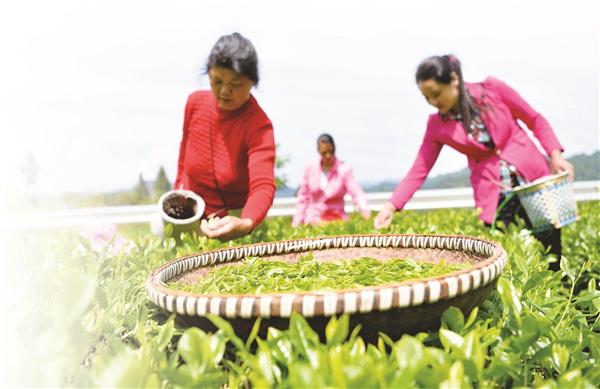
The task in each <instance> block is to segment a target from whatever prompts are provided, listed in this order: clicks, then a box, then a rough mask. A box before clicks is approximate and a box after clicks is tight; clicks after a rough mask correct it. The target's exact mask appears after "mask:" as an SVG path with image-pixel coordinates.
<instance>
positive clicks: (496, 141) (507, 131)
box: [374, 55, 573, 270]
mask: <svg viewBox="0 0 600 389" xmlns="http://www.w3.org/2000/svg"><path fill="white" fill-rule="evenodd" d="M416 81H417V84H418V86H419V89H420V90H421V93H422V94H423V96H424V97H425V99H426V100H427V102H428V103H429V104H430V105H432V106H434V107H436V108H437V109H438V111H439V112H438V113H436V114H432V115H430V116H429V120H428V122H427V130H426V132H425V137H424V138H423V143H422V145H421V148H420V149H419V152H418V154H417V158H416V160H415V161H414V163H413V166H412V167H411V169H410V171H409V172H408V174H407V175H406V176H405V177H404V178H403V179H402V181H401V182H400V183H399V184H398V186H397V187H396V189H395V190H394V192H393V194H392V197H391V198H390V199H389V200H388V202H387V203H386V204H385V206H384V209H383V210H382V211H381V212H380V213H379V214H378V215H377V217H376V218H375V223H374V225H375V228H381V227H384V226H389V225H390V223H391V220H392V217H393V214H394V212H395V211H399V210H401V209H402V208H403V207H404V205H405V204H406V203H407V202H408V200H409V199H410V198H411V197H412V195H413V194H414V193H415V191H416V190H417V189H419V188H420V187H421V185H422V184H423V181H425V178H426V177H427V175H428V174H429V171H430V170H431V168H432V167H433V165H434V163H435V161H436V159H437V157H438V155H439V153H440V151H441V149H442V147H443V146H444V145H449V146H450V147H452V148H453V149H456V150H457V151H459V152H461V153H462V154H465V155H466V156H467V159H468V162H469V169H470V170H471V185H472V187H473V191H474V197H475V207H476V208H480V207H481V208H482V212H481V213H480V214H479V218H480V219H481V220H483V221H484V222H485V223H486V225H488V226H489V225H491V223H492V222H493V220H494V215H495V213H496V210H497V208H498V205H499V203H500V202H502V201H503V200H504V198H505V197H506V196H508V194H509V193H510V188H511V187H513V186H515V185H519V184H520V183H525V182H531V181H533V180H535V179H537V178H540V177H543V176H546V175H549V174H551V169H550V167H549V166H548V162H547V161H546V158H545V157H544V155H542V153H540V152H539V151H538V149H537V147H536V146H535V144H534V143H533V142H532V141H531V139H529V137H528V136H527V134H526V133H525V131H524V130H523V129H522V128H521V127H520V126H519V125H518V124H517V121H516V120H517V119H519V120H521V121H522V122H523V123H525V125H527V127H528V128H529V129H530V130H531V131H533V134H534V136H535V137H536V138H537V139H538V140H539V141H540V143H541V145H542V147H543V148H544V150H545V152H546V153H547V154H548V155H549V156H550V158H551V162H550V165H551V168H552V171H554V172H557V173H558V172H562V171H565V170H569V171H570V177H571V181H573V166H572V165H571V164H570V163H569V162H567V161H566V160H565V159H563V157H562V151H563V147H562V146H561V144H560V142H559V141H558V139H557V138H556V135H555V134H554V131H553V130H552V128H551V127H550V124H549V123H548V121H547V120H546V119H545V118H544V117H543V116H542V115H541V114H539V113H538V112H537V111H535V110H534V109H533V108H531V106H530V105H529V104H528V103H527V102H526V101H525V100H524V99H523V98H522V97H521V96H520V95H519V94H518V93H517V92H516V91H515V90H514V89H512V88H511V87H510V86H508V85H506V84H505V83H504V82H502V81H500V80H498V79H496V78H494V77H488V78H487V79H485V80H484V81H483V82H481V83H476V84H471V83H465V82H464V81H463V77H462V72H461V67H460V62H459V61H458V59H456V57H454V56H452V55H444V56H441V57H440V56H434V57H430V58H427V59H426V60H424V61H423V62H422V63H421V64H420V65H419V67H418V69H417V74H416ZM519 209H520V210H521V211H520V212H521V213H520V214H519V215H520V216H522V217H523V218H524V219H525V221H526V223H528V225H529V226H530V225H531V224H530V221H529V219H528V218H527V215H526V214H525V213H524V212H523V210H522V208H521V207H520V203H519V200H518V198H517V197H516V196H514V197H513V199H512V200H511V202H509V203H508V204H507V205H506V206H505V207H504V208H503V213H502V214H501V215H499V218H498V220H500V221H503V222H504V223H505V224H506V225H508V223H514V222H515V213H516V212H517V211H518V210H519ZM537 238H538V239H539V240H540V241H541V242H542V243H543V244H544V246H546V247H548V246H551V248H550V253H552V254H555V255H557V256H558V258H560V255H561V241H560V229H553V230H552V231H551V233H550V234H549V236H548V234H545V235H539V236H537ZM558 266H559V265H558V262H556V263H553V264H551V268H553V269H554V270H557V269H558Z"/></svg>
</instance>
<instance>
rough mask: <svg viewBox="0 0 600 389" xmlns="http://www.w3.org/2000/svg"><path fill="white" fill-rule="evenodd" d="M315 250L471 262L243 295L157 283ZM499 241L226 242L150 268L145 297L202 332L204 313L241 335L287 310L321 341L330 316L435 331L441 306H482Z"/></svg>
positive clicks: (330, 254)
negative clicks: (387, 280)
mask: <svg viewBox="0 0 600 389" xmlns="http://www.w3.org/2000/svg"><path fill="white" fill-rule="evenodd" d="M311 251H312V253H313V258H314V259H315V260H318V261H322V262H328V261H331V260H333V259H356V258H362V257H371V258H376V259H377V260H379V261H382V262H385V261H386V260H388V259H392V258H412V259H414V260H415V261H425V262H432V263H438V262H439V260H440V259H441V258H443V259H444V260H445V261H446V263H462V262H465V261H471V262H472V263H473V267H471V268H469V269H465V270H460V271H456V272H452V273H448V274H444V275H441V276H437V277H432V278H426V279H422V280H411V281H405V282H398V283H393V284H386V285H379V286H370V287H363V288H359V289H351V290H335V291H321V292H318V291H312V292H303V293H265V294H252V295H251V294H248V295H229V294H222V295H201V294H194V293H183V292H178V291H175V290H171V289H169V288H166V287H164V286H163V285H161V282H163V283H166V282H174V281H183V282H185V283H188V284H195V283H197V281H198V280H199V279H200V277H201V276H205V275H206V274H208V273H209V272H210V271H211V270H212V269H214V268H216V267H220V266H229V265H232V264H237V263H239V262H240V261H241V260H242V259H244V258H246V257H257V256H258V257H262V258H264V259H267V260H269V259H271V260H273V259H279V260H283V261H286V262H289V263H294V262H296V261H297V260H298V258H299V256H300V254H304V255H306V254H308V253H309V252H311ZM506 262H507V256H506V252H505V251H504V249H503V248H502V246H501V245H500V244H499V243H497V242H493V241H490V240H487V239H483V238H477V237H471V236H460V235H351V236H334V237H321V238H311V239H298V240H288V241H281V242H269V243H258V244H252V245H246V246H238V247H229V248H223V249H217V250H211V251H207V252H203V253H197V254H191V255H186V256H183V257H180V258H176V259H173V260H172V261H169V262H167V263H165V264H164V265H162V266H160V267H158V268H157V269H155V270H154V271H153V272H152V274H150V276H149V277H148V280H147V283H146V288H147V291H148V295H149V296H150V299H151V300H152V301H153V302H154V303H155V304H156V305H158V306H159V307H160V308H162V309H164V310H165V311H168V312H176V313H177V314H178V316H179V319H180V320H181V321H183V322H184V323H186V324H188V325H193V326H197V327H199V328H201V329H203V330H205V331H215V330H216V328H215V327H214V326H213V325H212V323H211V322H210V321H209V320H208V319H207V318H206V317H205V316H206V314H207V313H211V314H213V315H218V316H221V317H222V318H224V319H226V320H227V321H229V322H230V323H231V324H232V325H233V327H234V329H235V331H236V334H237V335H238V336H239V337H241V338H247V337H248V335H249V334H250V331H251V329H252V326H253V325H254V321H255V319H256V318H257V317H259V316H260V317H262V322H261V327H260V331H259V336H261V337H266V334H267V330H268V327H275V328H278V329H282V330H284V329H287V328H288V326H289V318H290V315H291V313H292V311H294V312H298V313H300V314H302V315H303V316H304V317H305V318H306V319H307V321H308V323H309V324H310V325H311V327H312V328H313V329H314V330H315V331H316V332H317V333H319V335H320V336H321V339H324V333H325V326H326V325H327V323H328V321H329V319H330V318H331V316H333V315H341V314H343V313H348V314H350V326H351V328H354V327H355V326H356V325H358V324H360V325H362V329H361V331H360V335H361V336H362V337H363V339H365V340H366V341H369V342H376V341H377V338H378V333H379V332H383V333H385V334H386V335H388V336H389V337H390V338H392V339H393V340H396V339H399V338H400V336H402V334H405V333H407V334H415V333H418V332H423V331H435V330H438V329H439V327H440V317H441V316H442V313H443V312H444V311H445V310H446V308H448V307H450V306H454V307H457V308H459V309H460V310H461V311H462V312H463V313H464V314H465V315H468V314H469V312H470V311H471V310H472V309H473V308H474V307H476V306H478V305H480V304H481V303H482V302H483V301H484V300H485V298H486V297H487V295H488V293H489V292H490V291H491V290H492V289H493V288H494V286H495V285H496V282H497V280H498V277H499V276H500V274H501V273H502V270H503V269H504V267H505V266H506Z"/></svg>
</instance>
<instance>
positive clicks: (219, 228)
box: [200, 216, 254, 242]
mask: <svg viewBox="0 0 600 389" xmlns="http://www.w3.org/2000/svg"><path fill="white" fill-rule="evenodd" d="M252 228H254V223H253V222H252V220H250V219H240V218H239V217H235V216H225V217H224V218H220V217H215V218H214V219H212V220H211V221H206V219H204V220H202V222H201V223H200V229H201V230H202V232H203V233H204V235H206V236H207V237H209V238H211V239H218V240H220V241H221V242H227V241H230V240H233V239H237V238H241V237H242V236H246V235H248V234H249V233H250V231H252Z"/></svg>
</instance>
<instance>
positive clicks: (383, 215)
mask: <svg viewBox="0 0 600 389" xmlns="http://www.w3.org/2000/svg"><path fill="white" fill-rule="evenodd" d="M396 211H397V209H396V207H395V206H394V204H392V203H390V202H389V201H388V202H386V203H385V204H384V206H383V209H382V210H381V211H380V212H379V213H378V214H377V216H375V221H374V222H373V226H374V227H375V228H376V229H380V228H382V227H389V226H390V224H391V223H392V219H393V217H394V212H396Z"/></svg>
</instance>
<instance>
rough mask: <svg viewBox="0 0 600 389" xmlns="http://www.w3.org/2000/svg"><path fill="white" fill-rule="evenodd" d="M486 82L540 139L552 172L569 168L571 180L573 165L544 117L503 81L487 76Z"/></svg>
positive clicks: (515, 115)
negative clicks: (568, 160)
mask: <svg viewBox="0 0 600 389" xmlns="http://www.w3.org/2000/svg"><path fill="white" fill-rule="evenodd" d="M486 84H487V85H488V87H489V88H491V89H492V90H495V91H496V92H497V93H498V95H499V96H500V98H501V99H502V101H503V102H504V104H506V106H507V107H508V109H509V110H510V112H511V113H512V115H513V117H515V118H517V119H519V120H521V121H522V122H523V123H525V125H526V126H527V128H529V129H530V130H531V131H532V132H533V135H534V136H535V137H536V138H537V139H538V140H539V141H540V144H541V145H542V147H543V148H544V150H545V151H546V154H548V156H550V158H551V163H550V166H551V168H552V171H553V172H554V173H560V172H562V171H564V170H569V171H570V172H571V174H570V176H571V181H573V179H574V172H573V165H571V164H570V163H569V162H567V161H566V160H565V159H564V158H563V157H562V152H563V150H564V149H563V147H562V145H561V144H560V142H559V141H558V138H557V137H556V134H555V133H554V130H553V129H552V127H551V126H550V123H548V121H547V120H546V118H544V117H543V116H542V115H541V114H540V113H539V112H537V111H536V110H534V109H533V108H532V107H531V106H530V105H529V103H527V101H525V99H523V98H522V97H521V95H519V93H518V92H517V91H515V90H514V89H513V88H511V87H510V86H508V85H507V84H506V83H504V82H503V81H500V80H498V79H497V78H494V77H488V79H487V80H486Z"/></svg>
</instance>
